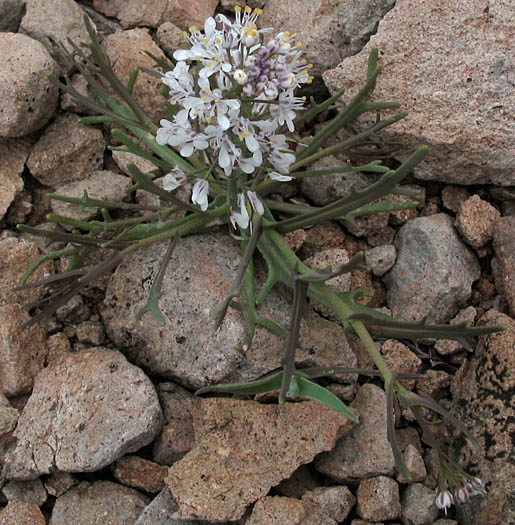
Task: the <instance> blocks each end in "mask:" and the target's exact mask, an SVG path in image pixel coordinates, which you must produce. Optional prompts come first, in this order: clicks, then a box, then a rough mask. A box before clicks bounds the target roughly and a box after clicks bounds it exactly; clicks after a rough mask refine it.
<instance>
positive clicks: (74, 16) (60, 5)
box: [20, 0, 95, 70]
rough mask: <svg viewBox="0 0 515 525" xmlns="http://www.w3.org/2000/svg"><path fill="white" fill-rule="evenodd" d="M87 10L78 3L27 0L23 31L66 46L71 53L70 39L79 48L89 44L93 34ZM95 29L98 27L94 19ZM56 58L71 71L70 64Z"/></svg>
mask: <svg viewBox="0 0 515 525" xmlns="http://www.w3.org/2000/svg"><path fill="white" fill-rule="evenodd" d="M84 16H85V13H84V11H83V10H82V9H81V8H80V7H79V5H78V4H77V2H75V1H74V0H25V14H24V15H23V18H22V20H21V24H20V32H22V33H25V34H27V35H29V36H31V37H32V38H34V39H36V40H39V41H40V42H41V43H42V44H47V43H48V41H49V40H53V41H54V42H57V43H62V44H63V45H64V46H65V47H66V48H67V49H68V50H71V47H70V46H69V45H68V41H67V39H68V38H69V39H71V40H73V42H75V44H76V45H77V46H79V47H80V45H81V43H87V42H89V35H88V32H87V31H86V26H85V25H84ZM90 23H91V25H92V26H93V28H94V29H95V24H94V23H93V22H92V21H91V20H90ZM56 59H57V61H58V62H59V63H60V65H61V66H62V67H63V68H64V69H65V70H68V65H67V64H66V63H65V62H62V61H60V59H59V55H57V54H56Z"/></svg>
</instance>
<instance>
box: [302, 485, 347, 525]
mask: <svg viewBox="0 0 515 525" xmlns="http://www.w3.org/2000/svg"><path fill="white" fill-rule="evenodd" d="M302 500H303V501H311V502H312V503H314V504H315V505H318V506H319V507H320V509H321V510H322V512H323V513H324V514H327V515H328V516H329V517H330V518H332V519H333V520H334V521H336V522H338V523H340V522H343V521H344V520H345V518H346V517H347V516H348V515H349V512H350V511H351V509H352V507H354V505H355V503H356V498H355V497H354V495H353V494H352V492H351V491H350V490H349V488H348V487H345V486H340V487H317V488H316V489H314V490H310V491H309V492H306V493H305V494H304V495H303V496H302Z"/></svg>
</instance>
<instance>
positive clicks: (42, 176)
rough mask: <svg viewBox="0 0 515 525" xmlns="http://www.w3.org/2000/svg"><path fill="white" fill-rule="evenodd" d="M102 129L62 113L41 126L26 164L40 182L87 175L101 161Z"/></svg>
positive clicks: (62, 181) (65, 180)
mask: <svg viewBox="0 0 515 525" xmlns="http://www.w3.org/2000/svg"><path fill="white" fill-rule="evenodd" d="M105 146H106V144H105V141H104V138H103V136H102V132H101V131H100V130H99V129H96V128H94V127H91V126H87V125H85V124H81V123H80V122H79V117H78V116H77V115H74V114H73V113H64V114H63V115H60V116H59V117H57V119H56V120H55V121H54V122H52V124H50V126H48V128H46V129H45V132H44V133H43V135H42V136H41V138H40V139H39V141H38V142H37V143H36V145H35V146H34V148H33V150H32V152H31V154H30V157H29V160H28V161H27V167H28V168H29V170H30V173H31V174H32V176H33V177H34V178H36V179H37V180H38V181H39V182H41V184H45V185H47V186H52V187H57V186H62V185H63V184H68V183H70V182H73V181H76V180H82V179H84V178H85V177H88V176H89V175H90V174H91V173H92V172H94V171H95V170H97V169H99V168H100V166H101V165H102V163H103V161H104V149H105Z"/></svg>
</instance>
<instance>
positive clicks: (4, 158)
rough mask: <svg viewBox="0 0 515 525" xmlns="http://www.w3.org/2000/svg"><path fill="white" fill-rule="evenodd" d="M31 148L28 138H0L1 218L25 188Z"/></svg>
mask: <svg viewBox="0 0 515 525" xmlns="http://www.w3.org/2000/svg"><path fill="white" fill-rule="evenodd" d="M1 18H2V17H1V16H0V20H1ZM0 39H1V37H0ZM30 148H31V144H30V142H29V141H28V140H26V139H4V138H0V180H1V181H2V184H1V185H0V219H2V218H3V216H4V215H5V213H6V212H7V209H8V208H9V206H10V205H11V203H12V202H13V200H14V198H15V197H16V195H18V194H19V193H20V192H21V190H22V189H23V179H22V178H21V174H22V172H23V168H24V167H25V161H26V160H27V157H28V156H29V152H30Z"/></svg>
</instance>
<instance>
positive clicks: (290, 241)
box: [284, 229, 308, 253]
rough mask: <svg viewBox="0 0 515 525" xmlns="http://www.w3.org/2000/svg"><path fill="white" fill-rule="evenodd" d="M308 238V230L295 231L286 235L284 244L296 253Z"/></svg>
mask: <svg viewBox="0 0 515 525" xmlns="http://www.w3.org/2000/svg"><path fill="white" fill-rule="evenodd" d="M307 236H308V234H307V233H306V230H303V229H298V230H293V231H291V232H286V233H285V234H284V242H286V244H287V245H288V246H289V247H290V249H292V250H293V251H294V252H295V253H296V252H298V251H299V250H300V249H301V248H302V245H303V244H304V242H305V240H306V238H307Z"/></svg>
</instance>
